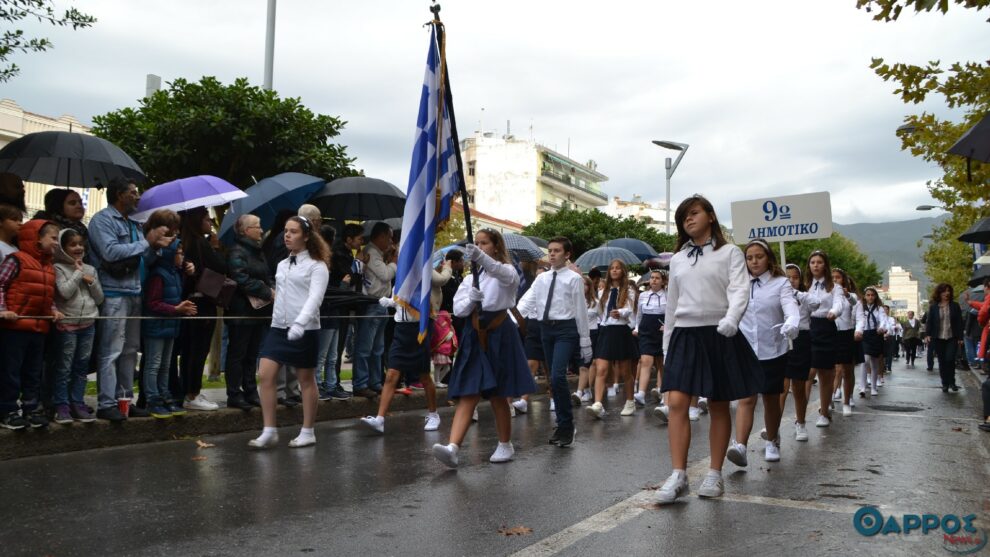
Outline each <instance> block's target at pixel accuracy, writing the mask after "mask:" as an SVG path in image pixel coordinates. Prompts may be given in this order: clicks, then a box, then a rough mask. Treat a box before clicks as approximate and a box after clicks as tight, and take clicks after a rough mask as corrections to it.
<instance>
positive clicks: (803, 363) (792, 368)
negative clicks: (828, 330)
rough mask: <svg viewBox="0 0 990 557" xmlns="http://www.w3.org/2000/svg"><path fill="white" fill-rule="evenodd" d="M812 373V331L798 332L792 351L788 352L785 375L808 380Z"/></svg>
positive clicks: (799, 379) (790, 377)
mask: <svg viewBox="0 0 990 557" xmlns="http://www.w3.org/2000/svg"><path fill="white" fill-rule="evenodd" d="M810 374H811V331H808V330H804V331H800V332H798V336H797V338H795V339H794V343H793V346H792V347H791V351H790V352H788V353H787V368H786V369H785V370H784V377H786V378H788V379H797V380H798V381H807V380H808V376H809V375H810Z"/></svg>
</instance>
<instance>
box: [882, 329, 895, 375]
mask: <svg viewBox="0 0 990 557" xmlns="http://www.w3.org/2000/svg"><path fill="white" fill-rule="evenodd" d="M896 347H897V341H896V340H894V337H892V336H888V337H887V338H885V339H883V359H884V363H886V364H887V365H886V367H885V368H884V369H886V370H887V373H890V371H891V369H893V367H894V351H895V350H897V348H896Z"/></svg>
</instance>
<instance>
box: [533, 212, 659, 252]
mask: <svg viewBox="0 0 990 557" xmlns="http://www.w3.org/2000/svg"><path fill="white" fill-rule="evenodd" d="M523 234H526V235H528V236H537V237H539V238H544V239H546V238H552V237H554V236H566V237H567V238H568V239H570V241H571V243H572V244H573V245H574V252H573V256H572V257H573V259H577V258H578V257H580V256H581V254H582V253H584V252H586V251H588V250H589V249H592V248H597V247H598V246H600V245H602V244H604V243H605V242H606V241H607V240H614V239H616V238H638V239H640V240H643V241H644V242H646V243H647V244H650V245H651V246H653V249H655V250H657V251H658V252H664V251H671V250H673V249H674V242H675V237H674V235H668V234H664V233H662V232H658V231H656V230H654V229H652V228H650V227H649V226H648V225H647V224H646V223H645V222H643V221H641V220H638V219H636V218H634V217H626V218H623V219H619V218H615V217H611V216H609V215H606V214H605V213H603V212H601V211H599V210H597V209H592V210H590V211H583V210H579V209H571V208H564V209H561V210H560V211H558V212H557V213H555V214H553V215H547V216H545V217H543V218H542V219H541V220H540V221H539V222H535V223H533V224H531V225H529V226H527V227H525V228H523Z"/></svg>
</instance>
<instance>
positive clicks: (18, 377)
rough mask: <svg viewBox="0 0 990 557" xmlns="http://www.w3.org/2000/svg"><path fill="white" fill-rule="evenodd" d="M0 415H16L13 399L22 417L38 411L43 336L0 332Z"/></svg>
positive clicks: (23, 332) (22, 332) (0, 330)
mask: <svg viewBox="0 0 990 557" xmlns="http://www.w3.org/2000/svg"><path fill="white" fill-rule="evenodd" d="M0 347H2V349H0V413H2V414H4V415H6V414H9V413H11V412H16V411H17V399H18V398H20V399H21V409H22V410H23V411H24V413H25V414H27V413H29V412H32V411H34V409H35V408H37V407H38V397H39V396H41V366H42V363H43V361H44V352H45V335H43V334H42V333H32V332H28V331H11V330H9V329H0Z"/></svg>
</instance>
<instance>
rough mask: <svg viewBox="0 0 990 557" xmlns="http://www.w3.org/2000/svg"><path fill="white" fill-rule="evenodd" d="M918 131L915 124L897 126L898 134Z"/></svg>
mask: <svg viewBox="0 0 990 557" xmlns="http://www.w3.org/2000/svg"><path fill="white" fill-rule="evenodd" d="M916 131H918V128H917V127H916V126H915V125H914V124H904V125H901V126H897V132H896V133H897V134H902V133H914V132H916Z"/></svg>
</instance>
